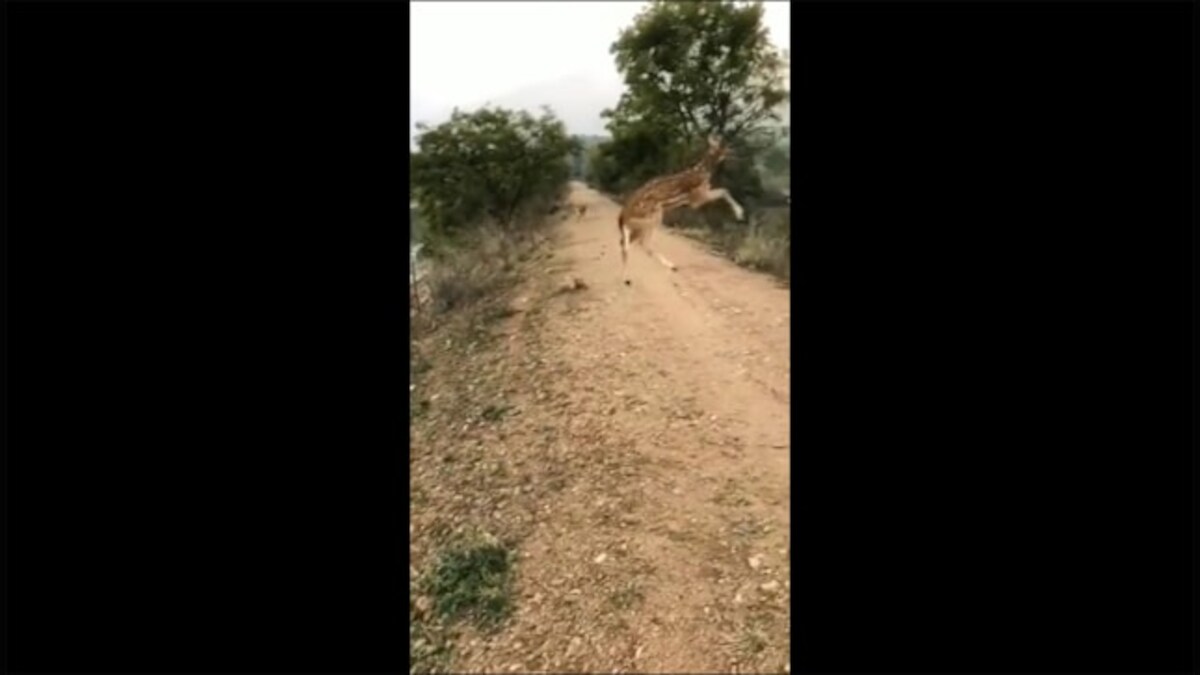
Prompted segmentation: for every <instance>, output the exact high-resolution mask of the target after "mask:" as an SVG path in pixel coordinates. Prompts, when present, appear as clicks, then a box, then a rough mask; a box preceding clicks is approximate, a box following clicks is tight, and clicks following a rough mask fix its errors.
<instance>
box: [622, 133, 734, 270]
mask: <svg viewBox="0 0 1200 675" xmlns="http://www.w3.org/2000/svg"><path fill="white" fill-rule="evenodd" d="M728 154H729V150H728V148H727V147H726V146H725V144H724V143H722V142H721V141H720V140H718V139H716V138H713V137H711V136H710V137H709V138H708V150H707V151H706V152H705V153H704V156H703V157H701V158H700V161H699V162H697V163H696V164H695V165H693V166H692V167H690V168H688V169H686V170H684V171H680V172H679V173H675V174H671V175H669V176H661V177H659V178H655V179H652V180H650V181H649V182H647V183H646V184H645V185H643V186H641V187H640V188H638V189H637V190H635V191H634V192H633V194H631V195H630V196H629V199H627V200H626V201H625V206H624V207H622V208H621V215H619V216H618V217H617V227H618V229H620V231H621V273H622V275H623V276H624V277H625V284H626V285H628V284H629V283H630V281H629V260H628V258H629V253H628V251H629V245H630V244H631V243H633V242H635V241H636V242H638V243H639V244H641V246H642V248H643V249H645V251H646V253H647V254H649V255H650V256H651V257H654V258H657V259H658V261H659V262H660V263H662V264H663V266H665V267H666V268H668V269H670V270H671V271H672V272H674V271H675V270H677V269H678V268H677V267H676V266H675V263H673V262H671V261H670V260H667V259H666V258H665V257H664V256H663V255H662V254H660V253H658V252H656V251H654V250H653V249H651V248H650V245H649V244H650V236H651V235H653V234H654V230H655V229H657V228H658V227H659V226H661V225H662V218H663V214H664V213H665V212H667V211H670V210H671V209H673V208H676V207H679V206H685V205H686V206H688V207H690V208H693V209H698V208H700V207H701V206H703V205H705V204H707V203H709V202H712V201H716V200H718V199H724V200H725V201H726V202H728V203H729V207H730V208H732V209H733V213H734V215H735V216H737V219H738V220H741V219H742V217H743V215H744V211H743V210H742V207H741V205H739V204H738V203H737V202H736V201H734V200H733V197H731V196H729V192H728V191H726V190H724V189H722V188H716V189H713V187H712V185H710V184H709V181H710V180H712V172H713V170H714V169H716V167H717V165H718V164H720V163H721V162H722V161H723V160H724V159H725V157H726V156H727V155H728Z"/></svg>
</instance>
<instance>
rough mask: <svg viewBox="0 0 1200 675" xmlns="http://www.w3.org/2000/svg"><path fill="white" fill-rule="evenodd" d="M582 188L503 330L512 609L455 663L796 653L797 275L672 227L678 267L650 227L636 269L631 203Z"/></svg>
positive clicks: (500, 517) (625, 667) (749, 664)
mask: <svg viewBox="0 0 1200 675" xmlns="http://www.w3.org/2000/svg"><path fill="white" fill-rule="evenodd" d="M573 189H574V194H573V200H576V201H581V202H583V203H586V204H587V205H588V210H587V214H586V216H585V217H583V218H582V219H578V220H577V219H575V217H574V216H573V215H572V216H569V217H568V218H567V219H566V221H565V222H564V223H563V224H562V225H561V226H560V229H559V232H558V233H557V237H556V240H555V241H554V243H553V246H552V255H551V256H550V257H549V258H548V259H545V260H543V261H540V262H539V263H538V265H539V266H540V267H539V269H538V273H539V274H540V276H539V278H538V279H536V280H535V281H534V282H532V283H531V284H529V285H528V286H527V287H525V288H523V289H522V291H521V293H520V294H519V297H516V298H515V299H514V301H513V302H514V304H513V308H514V311H516V312H517V315H516V316H513V317H510V318H508V319H505V321H504V322H502V323H503V326H502V328H501V329H500V330H501V334H502V335H503V336H504V338H505V340H506V342H507V350H506V351H507V356H506V357H505V359H506V360H507V361H506V364H504V365H499V366H497V367H498V368H501V372H502V374H501V375H500V376H498V380H499V381H500V382H501V383H502V385H501V386H502V387H503V396H504V397H505V404H506V405H507V406H509V407H511V408H512V409H513V410H515V411H517V413H518V414H514V415H511V416H509V417H506V418H505V419H504V420H503V421H502V423H500V424H498V425H493V426H494V427H495V428H494V429H492V428H489V429H487V430H485V431H482V432H480V433H482V434H484V436H483V438H484V439H485V440H483V441H481V444H482V445H483V446H486V447H488V448H490V450H489V451H488V452H489V454H488V455H486V456H487V457H492V458H499V459H496V461H497V463H498V464H499V463H503V464H504V465H505V466H507V467H509V468H508V469H506V470H505V471H504V473H505V475H510V473H511V474H515V475H520V476H522V478H521V479H520V480H515V481H514V482H513V483H512V484H513V487H512V488H511V497H509V498H507V499H506V500H505V502H504V503H503V504H501V505H500V507H499V509H497V510H493V511H492V512H491V513H490V517H492V518H493V519H494V520H495V521H496V522H497V527H498V528H503V527H505V526H502V525H500V524H499V523H500V522H501V521H503V522H504V523H507V524H508V525H507V526H509V527H512V525H511V524H512V523H521V524H522V525H521V526H520V527H519V528H518V529H519V537H520V540H521V542H522V543H521V544H520V547H519V553H518V559H519V562H518V565H517V572H516V575H515V576H516V582H515V583H516V596H517V600H516V602H515V610H514V613H513V615H512V616H511V617H510V619H509V620H508V621H507V622H506V624H505V626H504V628H503V629H502V630H500V631H499V632H498V633H493V634H485V633H478V634H475V633H471V634H468V635H465V636H464V637H463V638H462V640H461V644H460V645H459V647H458V650H457V656H456V657H455V663H454V669H455V670H457V671H490V672H500V671H504V672H507V671H520V672H530V671H556V672H564V671H589V672H618V671H619V672H629V671H633V672H784V671H785V670H787V669H788V662H789V638H788V629H789V622H790V615H789V609H788V606H789V596H790V583H789V559H790V550H789V545H790V542H789V541H788V531H789V530H788V528H789V501H790V493H789V476H788V461H789V459H788V457H789V451H790V448H789V433H788V425H789V388H788V386H789V385H788V382H789V368H790V360H789V335H788V332H789V312H790V310H789V291H788V290H787V289H785V288H783V287H781V286H780V285H779V284H778V283H777V282H775V281H774V280H772V279H771V278H769V277H767V276H765V275H761V274H757V273H754V272H751V271H747V270H745V269H742V268H739V267H737V266H736V265H734V264H733V263H732V262H730V261H728V260H725V259H722V258H720V257H717V256H716V255H714V254H712V253H710V252H708V251H706V250H705V249H704V247H703V246H702V245H700V244H698V243H696V242H693V241H691V240H689V239H686V238H684V237H682V236H679V235H675V234H672V233H671V232H669V231H660V232H658V233H656V235H655V237H654V240H653V242H652V244H653V246H654V247H656V248H657V249H658V250H659V251H660V252H661V253H663V254H664V255H665V256H666V257H668V258H670V259H671V260H672V261H673V262H675V263H676V265H678V271H677V272H671V271H670V270H668V269H666V268H665V267H663V266H661V265H660V264H659V263H658V262H657V261H655V260H654V259H652V258H651V257H650V256H648V255H646V254H645V253H644V252H643V251H642V250H641V249H640V248H638V247H636V246H635V247H634V248H633V250H632V251H631V252H630V276H631V278H632V285H630V286H626V285H624V284H623V283H622V277H621V264H620V251H619V248H618V231H617V225H616V221H617V212H618V207H617V206H616V205H615V204H614V203H613V202H612V201H610V200H608V199H606V198H604V197H603V196H602V195H600V194H598V193H596V192H594V191H591V190H589V189H587V188H585V187H584V186H582V185H575V186H574V188H573ZM570 278H577V279H579V280H581V281H582V282H583V284H584V285H585V286H586V287H585V288H582V289H576V290H572V291H569V292H568V291H564V290H563V289H562V287H561V286H562V282H563V280H564V279H570ZM535 307H536V308H538V310H537V311H534V309H533V308H535ZM502 351H504V350H502ZM464 429H465V427H464ZM416 483H417V478H416V477H415V476H414V485H416ZM459 489H460V490H465V489H466V488H465V487H464V488H459ZM496 490H498V491H499V492H500V493H502V494H505V495H509V494H510V493H509V492H506V491H505V490H506V489H505V488H496ZM423 498H426V497H423ZM460 501H461V498H460ZM492 506H494V504H493V505H492ZM488 508H491V506H489V507H488ZM481 517H484V518H486V517H489V516H487V515H485V516H481ZM414 519H416V516H414ZM417 526H422V524H421V523H418V524H417ZM424 526H429V523H424ZM513 531H516V530H513Z"/></svg>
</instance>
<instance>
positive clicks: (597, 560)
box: [593, 553, 608, 565]
mask: <svg viewBox="0 0 1200 675" xmlns="http://www.w3.org/2000/svg"><path fill="white" fill-rule="evenodd" d="M605 560H608V554H607V553H601V554H600V555H598V556H596V558H595V560H594V561H593V562H595V563H596V564H597V565H599V564H600V563H602V562H604V561H605Z"/></svg>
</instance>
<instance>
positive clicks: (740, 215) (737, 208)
mask: <svg viewBox="0 0 1200 675" xmlns="http://www.w3.org/2000/svg"><path fill="white" fill-rule="evenodd" d="M718 199H724V200H725V201H726V202H728V204H729V208H731V209H733V215H734V216H736V217H737V219H738V220H742V219H744V218H745V216H746V212H745V211H743V210H742V205H741V204H738V203H737V202H735V201H734V200H733V197H731V196H730V195H729V191H728V190H726V189H724V188H717V189H716V190H709V191H708V201H710V202H711V201H716V200H718Z"/></svg>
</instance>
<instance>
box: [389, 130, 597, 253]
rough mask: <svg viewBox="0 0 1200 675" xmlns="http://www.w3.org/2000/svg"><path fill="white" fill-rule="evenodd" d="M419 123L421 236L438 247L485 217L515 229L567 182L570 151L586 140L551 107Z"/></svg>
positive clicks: (414, 160)
mask: <svg viewBox="0 0 1200 675" xmlns="http://www.w3.org/2000/svg"><path fill="white" fill-rule="evenodd" d="M417 128H418V129H419V130H420V132H421V133H420V136H419V137H418V138H417V145H418V148H419V149H418V152H416V153H414V154H413V155H412V157H411V166H412V173H411V177H412V178H411V180H412V186H411V187H412V192H413V196H414V197H415V199H416V201H417V204H418V208H419V210H420V215H421V220H422V221H423V223H424V225H425V228H426V232H425V233H424V234H423V237H422V241H423V243H425V244H426V246H427V247H428V248H429V249H430V253H431V254H433V255H436V254H437V251H438V249H439V248H442V247H444V246H445V245H447V244H450V245H452V244H453V243H454V240H455V239H456V238H457V237H458V236H460V235H462V234H463V233H464V232H468V233H469V231H471V230H474V229H476V228H478V227H479V226H480V225H481V224H483V223H485V222H491V223H493V224H495V225H496V226H498V227H500V228H501V229H505V230H511V229H513V228H516V227H519V226H521V225H522V224H524V223H529V222H530V215H531V214H533V213H537V212H538V211H539V210H540V213H541V214H544V213H545V211H546V208H547V207H548V205H549V204H550V203H552V202H553V201H554V200H555V199H557V198H558V197H559V196H560V195H561V193H562V191H563V190H564V189H565V188H566V186H567V180H568V179H569V177H570V174H571V159H570V158H571V157H572V156H573V155H574V154H575V153H578V152H579V141H578V140H575V139H572V138H570V137H568V136H567V133H566V128H565V127H564V126H563V123H562V122H561V121H560V120H558V119H557V118H556V117H555V116H554V114H553V113H551V112H550V111H549V110H548V109H547V110H545V112H544V114H543V115H542V116H541V117H540V118H534V117H533V116H532V115H530V114H529V113H527V112H523V111H521V112H514V111H511V110H505V109H503V108H482V109H480V110H477V111H475V112H472V113H465V112H461V111H459V110H457V109H456V110H455V111H454V113H453V114H452V115H451V118H450V120H449V121H448V122H445V123H443V124H440V125H438V126H437V127H434V128H429V127H427V126H426V125H424V124H418V125H417Z"/></svg>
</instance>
